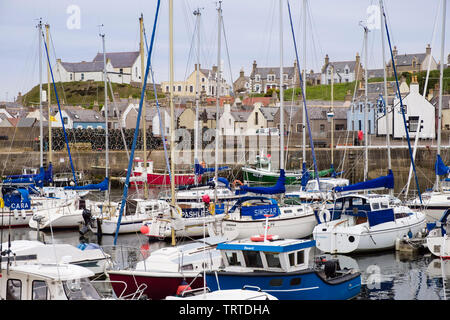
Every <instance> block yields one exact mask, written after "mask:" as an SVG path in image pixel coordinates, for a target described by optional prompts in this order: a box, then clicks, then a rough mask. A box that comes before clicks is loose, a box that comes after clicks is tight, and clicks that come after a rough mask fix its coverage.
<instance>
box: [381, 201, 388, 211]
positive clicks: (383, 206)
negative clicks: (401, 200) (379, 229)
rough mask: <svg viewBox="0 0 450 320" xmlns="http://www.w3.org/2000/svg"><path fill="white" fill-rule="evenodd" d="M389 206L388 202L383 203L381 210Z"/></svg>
mask: <svg viewBox="0 0 450 320" xmlns="http://www.w3.org/2000/svg"><path fill="white" fill-rule="evenodd" d="M388 207H389V205H388V204H387V203H386V202H382V203H381V209H387V208H388Z"/></svg>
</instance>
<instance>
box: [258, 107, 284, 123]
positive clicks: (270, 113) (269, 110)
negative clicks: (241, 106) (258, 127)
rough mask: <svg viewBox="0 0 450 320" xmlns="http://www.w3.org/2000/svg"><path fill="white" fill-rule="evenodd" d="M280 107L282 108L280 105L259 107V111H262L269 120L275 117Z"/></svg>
mask: <svg viewBox="0 0 450 320" xmlns="http://www.w3.org/2000/svg"><path fill="white" fill-rule="evenodd" d="M279 109H280V108H278V107H261V108H259V111H261V113H262V114H263V116H264V118H265V119H266V120H267V121H273V118H274V117H275V114H276V113H277V111H278V110H279Z"/></svg>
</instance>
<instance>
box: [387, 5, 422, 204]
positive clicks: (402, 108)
mask: <svg viewBox="0 0 450 320" xmlns="http://www.w3.org/2000/svg"><path fill="white" fill-rule="evenodd" d="M382 14H383V15H384V17H385V18H386V15H385V13H384V8H383V12H382ZM384 25H385V27H386V35H387V39H388V43H389V49H390V52H391V60H392V68H393V70H394V75H395V82H396V84H397V92H398V96H399V99H400V104H401V108H400V109H401V111H402V117H403V124H404V127H405V132H406V140H407V141H408V149H409V156H410V158H411V164H412V166H413V170H414V176H415V180H416V185H417V191H418V193H419V199H420V203H421V204H422V203H423V202H422V195H421V193H420V186H419V180H418V177H417V172H416V165H415V163H414V157H413V155H412V150H411V142H410V139H409V133H408V127H407V126H406V116H405V108H404V106H403V99H402V94H401V92H400V86H399V84H398V77H397V68H396V67H395V61H394V56H393V54H392V46H391V39H390V37H389V29H388V26H387V21H386V19H385V22H384Z"/></svg>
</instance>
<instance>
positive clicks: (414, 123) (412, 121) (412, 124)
mask: <svg viewBox="0 0 450 320" xmlns="http://www.w3.org/2000/svg"><path fill="white" fill-rule="evenodd" d="M408 123H409V132H417V131H418V130H417V129H418V127H419V117H417V116H411V117H409V118H408Z"/></svg>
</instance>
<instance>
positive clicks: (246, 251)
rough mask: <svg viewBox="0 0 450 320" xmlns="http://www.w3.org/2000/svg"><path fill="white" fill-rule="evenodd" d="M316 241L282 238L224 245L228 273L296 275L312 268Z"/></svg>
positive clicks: (223, 251) (220, 248)
mask: <svg viewBox="0 0 450 320" xmlns="http://www.w3.org/2000/svg"><path fill="white" fill-rule="evenodd" d="M314 247H315V241H314V240H296V239H281V240H274V241H268V240H267V241H251V240H249V239H245V240H238V241H232V242H226V243H220V244H219V245H218V246H217V249H218V250H220V252H221V254H222V259H223V262H224V264H225V271H232V272H233V271H235V272H248V271H249V269H251V270H250V271H255V272H257V271H261V272H263V271H264V272H267V271H273V272H293V271H298V270H303V269H307V268H309V266H310V265H311V263H310V261H311V259H312V256H313V252H312V251H311V248H314Z"/></svg>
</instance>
